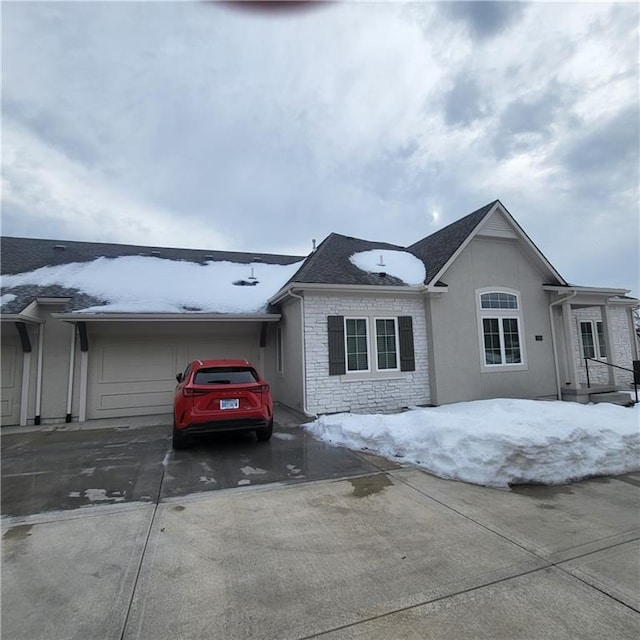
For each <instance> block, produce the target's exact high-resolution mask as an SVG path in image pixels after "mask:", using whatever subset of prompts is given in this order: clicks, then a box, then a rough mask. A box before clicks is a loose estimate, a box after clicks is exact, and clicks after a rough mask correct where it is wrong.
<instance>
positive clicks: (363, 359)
mask: <svg viewBox="0 0 640 640" xmlns="http://www.w3.org/2000/svg"><path fill="white" fill-rule="evenodd" d="M345 326H346V337H347V370H348V371H367V370H368V369H369V354H368V350H367V321H366V320H365V319H364V318H347V319H346V320H345Z"/></svg>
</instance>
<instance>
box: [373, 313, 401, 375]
mask: <svg viewBox="0 0 640 640" xmlns="http://www.w3.org/2000/svg"><path fill="white" fill-rule="evenodd" d="M376 347H377V352H378V369H380V370H382V369H397V368H398V353H397V347H396V321H395V320H393V319H377V320H376Z"/></svg>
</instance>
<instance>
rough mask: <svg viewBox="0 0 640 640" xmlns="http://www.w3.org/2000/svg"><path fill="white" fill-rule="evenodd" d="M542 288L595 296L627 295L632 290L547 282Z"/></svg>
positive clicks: (556, 291)
mask: <svg viewBox="0 0 640 640" xmlns="http://www.w3.org/2000/svg"><path fill="white" fill-rule="evenodd" d="M542 288H543V289H544V290H545V291H553V292H555V293H573V292H574V291H575V292H576V293H583V294H586V295H595V296H625V295H627V293H629V291H630V289H612V288H610V287H579V286H572V285H568V286H566V287H560V286H557V285H552V284H545V285H543V286H542Z"/></svg>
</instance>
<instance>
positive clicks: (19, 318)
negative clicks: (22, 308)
mask: <svg viewBox="0 0 640 640" xmlns="http://www.w3.org/2000/svg"><path fill="white" fill-rule="evenodd" d="M0 320H1V321H2V322H24V323H25V324H42V323H43V322H44V321H43V320H40V319H39V318H32V317H31V316H25V315H23V314H22V313H0Z"/></svg>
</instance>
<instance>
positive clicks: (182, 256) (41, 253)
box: [0, 237, 303, 314]
mask: <svg viewBox="0 0 640 640" xmlns="http://www.w3.org/2000/svg"><path fill="white" fill-rule="evenodd" d="M121 256H153V257H157V258H165V259H168V260H182V261H186V262H194V263H198V264H205V263H206V262H211V261H215V262H222V261H229V262H236V263H240V264H249V263H252V262H264V263H265V264H283V265H286V264H293V263H294V262H299V261H300V260H302V259H303V257H302V256H288V255H275V254H267V253H242V252H237V251H211V250H204V249H175V248H165V247H147V246H138V245H123V244H111V243H102V242H77V241H67V240H41V239H34V238H14V237H2V238H1V239H0V266H1V273H2V274H3V275H11V274H17V273H27V272H29V271H35V270H36V269H39V268H41V267H48V266H57V265H62V264H69V263H72V262H91V261H93V260H96V259H97V258H101V257H105V258H119V257H121ZM2 293H9V294H12V295H14V296H16V297H15V299H13V300H11V301H8V302H5V303H4V304H3V305H2V313H4V314H13V313H20V312H21V311H22V310H23V309H24V308H25V307H26V306H27V305H28V304H29V303H31V302H32V301H33V300H34V299H35V298H38V297H52V298H65V297H70V298H72V300H71V301H70V302H69V303H67V304H66V305H64V306H63V307H60V309H59V310H60V311H72V310H77V309H84V308H87V307H91V306H94V305H99V304H104V303H105V300H100V299H98V298H95V297H93V296H89V295H87V294H86V293H83V292H81V291H78V290H77V289H68V288H64V287H62V286H59V285H49V286H36V285H25V286H19V287H12V288H11V289H6V290H5V289H3V291H2Z"/></svg>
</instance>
